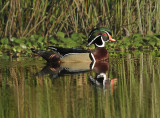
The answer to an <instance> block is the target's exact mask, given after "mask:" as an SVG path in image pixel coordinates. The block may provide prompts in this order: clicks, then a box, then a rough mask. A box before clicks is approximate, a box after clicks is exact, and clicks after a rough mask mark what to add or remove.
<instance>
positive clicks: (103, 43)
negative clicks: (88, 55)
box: [95, 37, 105, 48]
mask: <svg viewBox="0 0 160 118" xmlns="http://www.w3.org/2000/svg"><path fill="white" fill-rule="evenodd" d="M101 41H102V45H97V44H96V43H95V45H96V46H97V47H100V48H102V47H104V46H105V42H104V41H103V38H102V37H101Z"/></svg>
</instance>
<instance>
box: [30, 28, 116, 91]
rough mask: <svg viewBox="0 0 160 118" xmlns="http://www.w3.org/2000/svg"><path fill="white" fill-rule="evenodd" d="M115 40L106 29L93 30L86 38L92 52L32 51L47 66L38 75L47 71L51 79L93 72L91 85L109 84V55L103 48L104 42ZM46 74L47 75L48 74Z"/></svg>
mask: <svg viewBox="0 0 160 118" xmlns="http://www.w3.org/2000/svg"><path fill="white" fill-rule="evenodd" d="M107 41H112V42H114V41H115V40H114V39H112V36H111V31H110V30H109V29H108V28H96V29H93V30H92V31H91V33H90V35H89V38H88V44H87V46H88V47H89V46H90V45H92V44H94V45H95V49H94V50H85V49H79V48H76V49H75V48H62V47H53V46H50V47H49V48H50V49H51V50H50V51H48V50H36V49H32V51H33V52H34V53H36V54H38V55H40V56H41V57H43V58H44V59H45V60H46V61H47V63H48V64H47V66H46V67H45V68H44V69H43V70H42V71H41V72H40V73H38V75H43V74H44V73H46V72H47V71H48V72H49V73H52V78H56V77H58V76H61V75H64V74H75V73H82V72H87V71H91V70H93V71H94V72H95V73H96V76H95V77H92V76H90V77H89V79H90V81H91V83H93V84H94V85H98V86H100V85H101V86H103V88H105V86H106V85H108V84H110V80H109V79H108V73H109V63H108V59H109V53H108V51H107V49H106V48H105V42H107ZM48 72H47V73H48Z"/></svg>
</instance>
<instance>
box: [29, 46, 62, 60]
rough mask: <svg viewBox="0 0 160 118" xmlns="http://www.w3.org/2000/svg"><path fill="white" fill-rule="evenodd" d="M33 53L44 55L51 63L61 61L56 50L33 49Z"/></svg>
mask: <svg viewBox="0 0 160 118" xmlns="http://www.w3.org/2000/svg"><path fill="white" fill-rule="evenodd" d="M31 50H32V52H33V53H36V54H38V55H40V56H41V57H43V58H44V59H45V60H46V61H47V62H49V63H57V62H58V63H59V62H60V57H61V56H60V55H59V54H58V53H57V52H55V51H47V50H36V49H33V48H32V49H31Z"/></svg>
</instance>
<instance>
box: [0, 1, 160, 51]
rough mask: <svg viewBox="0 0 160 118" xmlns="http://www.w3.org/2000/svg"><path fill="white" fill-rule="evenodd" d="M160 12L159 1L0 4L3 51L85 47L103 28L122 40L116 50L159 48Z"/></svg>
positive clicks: (20, 2) (4, 2) (0, 36)
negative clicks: (92, 36)
mask: <svg viewBox="0 0 160 118" xmlns="http://www.w3.org/2000/svg"><path fill="white" fill-rule="evenodd" d="M159 8H160V1H159V0H127V1H126V0H87V1H84V0H67V1H66V0H60V1H59V0H33V1H31V0H0V42H1V46H0V47H1V52H6V51H7V52H14V53H18V52H21V53H26V51H27V52H29V51H28V50H26V49H29V48H31V47H35V48H44V47H45V46H48V45H50V44H51V45H53V44H54V45H59V46H63V47H83V48H85V47H86V43H87V37H88V34H89V32H90V31H91V29H93V28H95V27H100V26H103V27H109V28H110V29H111V30H112V31H113V37H116V39H120V40H118V43H119V44H117V43H116V44H114V48H115V47H118V46H119V45H121V44H122V45H121V48H123V50H124V49H130V47H132V48H136V49H137V48H139V47H145V46H146V45H147V44H149V45H147V46H149V47H151V48H153V49H155V47H154V46H156V47H157V48H159V36H157V35H158V34H159V32H160V28H159V27H160V18H159V16H160V10H159ZM137 33H138V35H137ZM137 36H138V37H139V38H136V37H137ZM152 36H153V37H152ZM144 37H145V38H144ZM149 37H150V39H149ZM135 38H136V40H132V39H135ZM143 39H145V40H143ZM154 39H155V40H154ZM146 42H147V43H146ZM66 44H67V45H66ZM134 44H135V45H134ZM143 44H144V45H143ZM111 45H112V44H111ZM131 45H132V46H131ZM109 47H112V46H109Z"/></svg>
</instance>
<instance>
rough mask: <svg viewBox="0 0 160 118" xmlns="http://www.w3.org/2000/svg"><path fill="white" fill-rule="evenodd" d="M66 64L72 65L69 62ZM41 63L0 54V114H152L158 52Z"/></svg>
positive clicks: (80, 117)
mask: <svg viewBox="0 0 160 118" xmlns="http://www.w3.org/2000/svg"><path fill="white" fill-rule="evenodd" d="M71 65H72V66H71ZM89 66H91V65H90V64H87V63H86V64H68V65H67V64H66V65H63V67H52V66H46V64H45V61H43V60H42V59H39V58H26V57H25V58H19V59H10V58H9V57H2V56H1V57H0V117H1V118H156V117H157V118H158V117H159V115H160V92H159V90H160V58H159V57H155V56H152V55H151V54H145V53H140V54H125V55H120V54H115V55H112V56H110V61H109V63H102V64H97V65H94V67H93V70H91V71H90V70H89Z"/></svg>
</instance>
